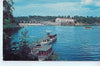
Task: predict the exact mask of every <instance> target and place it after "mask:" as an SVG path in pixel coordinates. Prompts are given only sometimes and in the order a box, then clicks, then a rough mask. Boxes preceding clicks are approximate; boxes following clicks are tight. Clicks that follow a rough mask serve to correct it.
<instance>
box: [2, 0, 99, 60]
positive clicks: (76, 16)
mask: <svg viewBox="0 0 100 66" xmlns="http://www.w3.org/2000/svg"><path fill="white" fill-rule="evenodd" d="M3 60H4V61H100V0H3Z"/></svg>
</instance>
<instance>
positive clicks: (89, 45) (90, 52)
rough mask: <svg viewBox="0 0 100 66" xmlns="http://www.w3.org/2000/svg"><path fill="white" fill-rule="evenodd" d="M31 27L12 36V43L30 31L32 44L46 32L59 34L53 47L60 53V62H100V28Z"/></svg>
mask: <svg viewBox="0 0 100 66" xmlns="http://www.w3.org/2000/svg"><path fill="white" fill-rule="evenodd" d="M84 27H85V26H30V27H25V28H22V29H21V30H19V32H18V33H16V34H14V35H12V37H13V38H14V39H13V40H12V42H14V41H19V37H21V32H22V31H24V30H25V29H26V30H28V31H29V33H28V36H30V37H29V39H30V42H32V41H36V40H38V39H40V38H41V37H43V36H45V34H46V31H49V32H51V33H57V41H56V42H55V43H54V45H53V50H54V52H56V53H58V54H59V56H60V58H59V59H58V60H67V61H89V60H90V61H97V60H100V26H91V27H92V29H84Z"/></svg>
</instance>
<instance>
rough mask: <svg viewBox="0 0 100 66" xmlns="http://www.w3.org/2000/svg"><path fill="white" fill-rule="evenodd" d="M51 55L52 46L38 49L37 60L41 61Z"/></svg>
mask: <svg viewBox="0 0 100 66" xmlns="http://www.w3.org/2000/svg"><path fill="white" fill-rule="evenodd" d="M52 53H53V49H52V45H45V46H42V47H41V48H39V53H38V60H39V61H43V60H45V59H48V57H49V56H50V55H51V54H52Z"/></svg>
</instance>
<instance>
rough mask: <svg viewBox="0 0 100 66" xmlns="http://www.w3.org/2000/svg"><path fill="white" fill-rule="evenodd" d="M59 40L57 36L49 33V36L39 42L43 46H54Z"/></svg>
mask: <svg viewBox="0 0 100 66" xmlns="http://www.w3.org/2000/svg"><path fill="white" fill-rule="evenodd" d="M56 40H57V34H54V35H52V34H50V33H47V35H46V36H45V37H44V38H42V39H41V40H40V41H39V42H40V44H41V45H50V44H53V43H54V42H55V41H56Z"/></svg>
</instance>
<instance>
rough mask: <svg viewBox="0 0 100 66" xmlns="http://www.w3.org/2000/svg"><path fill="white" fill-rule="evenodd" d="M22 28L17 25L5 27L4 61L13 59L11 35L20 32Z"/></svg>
mask: <svg viewBox="0 0 100 66" xmlns="http://www.w3.org/2000/svg"><path fill="white" fill-rule="evenodd" d="M19 29H21V27H17V26H15V25H4V26H3V60H9V59H13V57H12V53H11V44H10V43H11V40H12V38H11V35H13V34H15V33H16V32H18V30H19Z"/></svg>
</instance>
